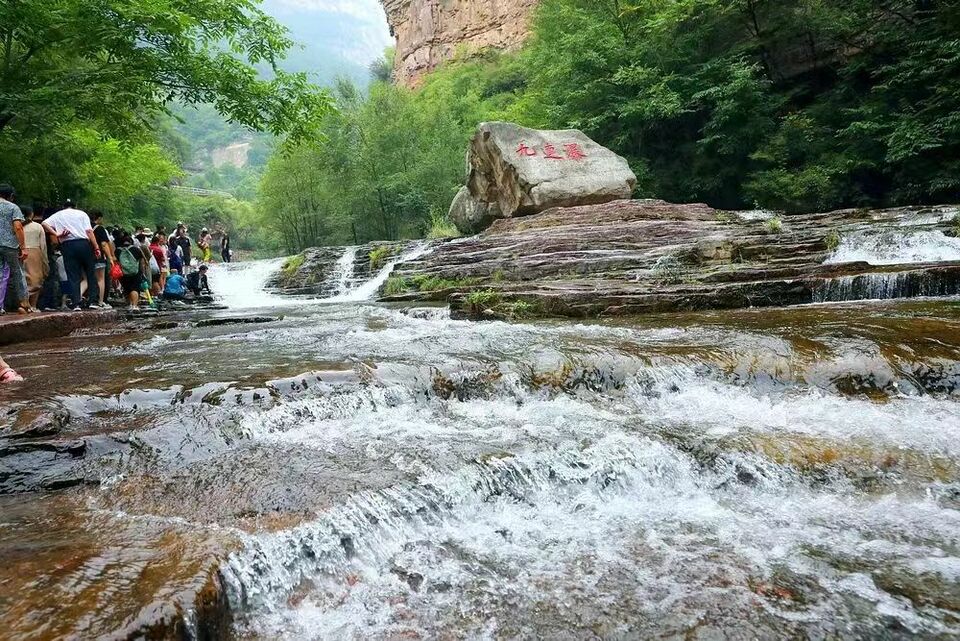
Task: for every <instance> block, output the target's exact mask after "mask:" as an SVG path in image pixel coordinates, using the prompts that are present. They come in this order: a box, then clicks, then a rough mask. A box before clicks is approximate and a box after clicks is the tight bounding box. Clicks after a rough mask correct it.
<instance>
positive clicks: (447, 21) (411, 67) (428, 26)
mask: <svg viewBox="0 0 960 641" xmlns="http://www.w3.org/2000/svg"><path fill="white" fill-rule="evenodd" d="M537 1H538V0H381V2H382V3H383V7H384V9H385V10H386V12H387V22H388V23H389V24H390V32H391V33H392V34H393V35H394V37H396V39H397V58H396V77H397V81H398V82H400V83H402V84H405V85H407V86H416V85H417V84H418V83H419V82H420V80H421V79H422V78H423V76H424V74H426V73H429V72H430V71H432V70H433V69H435V68H436V67H437V65H439V64H440V63H442V62H443V61H444V60H448V59H449V58H451V57H452V56H453V55H454V54H455V53H456V52H457V50H458V49H460V48H461V47H467V48H468V50H479V49H486V48H491V47H492V48H496V49H514V48H516V47H518V46H520V45H521V44H522V43H523V41H524V40H525V39H526V37H527V35H528V34H529V19H530V14H531V11H532V9H533V8H534V7H535V6H536V4H537Z"/></svg>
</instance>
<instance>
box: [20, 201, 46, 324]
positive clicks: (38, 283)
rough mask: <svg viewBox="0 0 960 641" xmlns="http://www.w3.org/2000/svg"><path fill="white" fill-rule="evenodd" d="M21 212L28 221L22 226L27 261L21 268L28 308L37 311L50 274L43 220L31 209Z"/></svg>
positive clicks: (26, 208)
mask: <svg viewBox="0 0 960 641" xmlns="http://www.w3.org/2000/svg"><path fill="white" fill-rule="evenodd" d="M23 210H24V216H25V217H26V218H27V220H28V222H27V224H26V225H24V226H23V239H24V244H23V247H24V249H26V251H27V259H26V260H25V261H24V263H23V266H24V268H25V271H26V278H27V293H28V295H29V297H30V308H31V309H33V311H37V303H38V302H39V300H40V292H41V290H42V289H43V284H44V282H46V280H47V275H49V273H50V262H49V260H48V258H47V232H46V231H44V229H43V226H42V225H41V224H40V223H41V221H42V220H43V215H42V214H41V213H40V212H37V211H34V209H33V207H29V208H28V207H24V208H23Z"/></svg>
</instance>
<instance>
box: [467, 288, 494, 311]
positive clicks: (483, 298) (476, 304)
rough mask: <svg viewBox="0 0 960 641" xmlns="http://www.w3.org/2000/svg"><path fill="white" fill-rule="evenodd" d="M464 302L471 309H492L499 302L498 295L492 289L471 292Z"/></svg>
mask: <svg viewBox="0 0 960 641" xmlns="http://www.w3.org/2000/svg"><path fill="white" fill-rule="evenodd" d="M466 301H467V305H469V306H470V307H472V308H473V309H479V308H481V307H484V308H486V307H492V306H494V305H496V304H497V303H499V302H500V294H499V293H497V292H495V291H493V290H492V289H485V290H479V291H475V292H471V293H470V294H469V295H468V296H467V299H466Z"/></svg>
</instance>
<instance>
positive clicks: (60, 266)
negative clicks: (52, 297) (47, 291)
mask: <svg viewBox="0 0 960 641" xmlns="http://www.w3.org/2000/svg"><path fill="white" fill-rule="evenodd" d="M53 255H54V256H56V259H57V274H58V275H59V278H60V309H62V310H64V311H68V310H69V309H70V306H69V305H67V295H68V293H69V292H70V279H69V278H67V267H66V265H65V264H64V262H63V254H61V253H60V252H59V251H57V252H54V254H53Z"/></svg>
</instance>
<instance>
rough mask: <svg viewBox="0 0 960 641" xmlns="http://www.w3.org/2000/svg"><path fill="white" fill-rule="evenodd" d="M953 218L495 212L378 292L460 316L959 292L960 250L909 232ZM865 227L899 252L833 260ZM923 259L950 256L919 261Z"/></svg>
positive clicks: (703, 211)
mask: <svg viewBox="0 0 960 641" xmlns="http://www.w3.org/2000/svg"><path fill="white" fill-rule="evenodd" d="M956 213H957V209H956V208H954V207H940V208H919V207H918V208H902V209H893V210H882V211H881V210H877V211H870V210H847V211H839V212H830V213H823V214H811V215H799V216H784V217H782V218H781V217H776V216H775V215H774V214H772V213H769V212H727V211H718V210H715V209H712V208H710V207H708V206H706V205H676V204H671V203H666V202H663V201H655V200H622V201H616V202H612V203H607V204H603V205H593V206H584V207H567V208H555V209H551V210H548V211H545V212H543V213H541V214H537V215H533V216H526V217H523V218H514V219H509V220H500V221H497V222H496V223H494V225H493V226H492V227H491V228H490V229H489V230H487V231H485V232H483V233H481V234H479V235H477V236H474V237H470V238H466V239H461V240H458V241H457V242H454V243H448V244H445V245H442V246H439V247H437V248H436V249H435V250H434V251H432V252H431V253H429V254H427V255H426V256H424V257H423V258H421V259H419V260H418V261H416V262H413V263H407V264H400V265H398V267H397V270H396V272H395V278H396V279H398V280H397V281H396V282H395V285H394V287H393V288H391V295H390V296H387V297H385V300H391V301H410V300H421V301H426V300H436V301H446V300H449V302H450V303H451V306H452V309H453V310H454V314H455V315H456V316H466V317H473V318H484V317H486V318H489V317H501V318H523V317H531V316H544V315H546V316H550V315H556V316H572V317H596V316H613V315H629V314H638V313H652V312H669V311H682V310H697V309H730V308H740V307H769V306H781V305H794V304H802V303H811V302H822V301H829V300H859V299H868V298H897V297H910V296H917V295H938V296H943V295H954V294H957V293H960V252H958V251H954V250H953V249H952V248H948V249H949V251H946V252H945V253H943V254H942V255H930V256H925V255H924V254H923V252H920V253H919V254H918V253H917V252H916V251H912V250H910V247H909V243H908V242H907V241H908V240H909V239H910V237H911V236H912V235H916V234H934V235H936V237H937V238H939V239H943V240H950V239H949V238H948V236H947V234H949V233H952V232H951V229H952V227H951V226H952V225H953V219H954V216H955V215H956ZM871 234H881V235H882V234H888V235H892V237H893V238H894V239H900V241H901V242H902V243H904V244H905V245H906V249H905V250H904V255H903V256H898V255H897V254H896V252H895V251H894V252H893V253H891V254H890V256H887V257H886V260H884V261H883V264H870V263H868V262H866V261H864V260H862V258H863V257H862V256H858V255H853V256H852V258H853V259H854V260H853V262H846V261H844V260H842V259H843V258H844V257H845V256H847V255H850V252H844V245H843V243H844V242H846V240H845V239H849V238H853V237H856V236H858V235H868V236H869V235H871ZM904 239H906V240H904ZM888 244H889V243H888ZM836 257H839V258H840V259H841V260H835V258H836ZM931 258H940V259H945V260H937V261H936V262H917V260H920V261H924V260H929V259H931ZM898 260H903V263H904V264H899V263H898V262H897V261H898Z"/></svg>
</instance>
